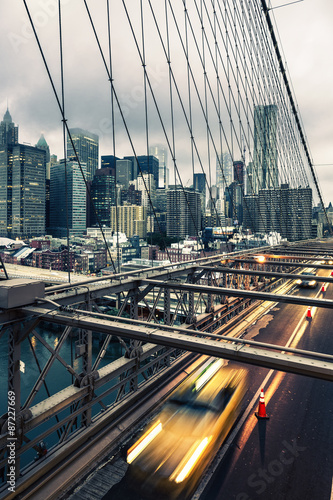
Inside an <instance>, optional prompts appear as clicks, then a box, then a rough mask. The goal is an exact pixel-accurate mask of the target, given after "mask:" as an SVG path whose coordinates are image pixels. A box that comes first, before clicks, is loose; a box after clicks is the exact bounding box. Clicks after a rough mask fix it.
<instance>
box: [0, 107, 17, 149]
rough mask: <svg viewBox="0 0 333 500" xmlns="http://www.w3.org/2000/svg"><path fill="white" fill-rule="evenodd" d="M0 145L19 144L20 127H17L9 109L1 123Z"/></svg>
mask: <svg viewBox="0 0 333 500" xmlns="http://www.w3.org/2000/svg"><path fill="white" fill-rule="evenodd" d="M0 144H8V145H9V144H10V145H13V144H18V127H15V124H14V123H13V120H12V117H11V115H10V113H9V110H8V108H7V111H6V113H5V114H4V117H3V120H2V122H0Z"/></svg>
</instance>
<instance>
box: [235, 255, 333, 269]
mask: <svg viewBox="0 0 333 500" xmlns="http://www.w3.org/2000/svg"><path fill="white" fill-rule="evenodd" d="M306 259H307V257H306ZM233 260H234V262H241V263H246V264H258V265H260V266H285V267H287V266H289V267H313V268H314V269H329V270H330V271H332V269H333V266H326V265H325V264H314V263H313V262H309V263H304V262H288V261H285V260H266V261H265V262H264V263H263V264H261V263H260V262H258V261H257V260H255V259H233ZM303 260H305V259H303ZM307 260H309V259H307ZM315 260H317V261H318V260H320V259H319V258H317V259H315Z"/></svg>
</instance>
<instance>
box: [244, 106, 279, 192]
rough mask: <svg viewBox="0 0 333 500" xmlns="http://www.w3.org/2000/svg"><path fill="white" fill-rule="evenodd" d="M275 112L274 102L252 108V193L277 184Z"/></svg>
mask: <svg viewBox="0 0 333 500" xmlns="http://www.w3.org/2000/svg"><path fill="white" fill-rule="evenodd" d="M277 112H278V108H277V106H276V105H275V104H270V105H267V106H262V105H260V106H256V107H255V108H254V152H253V173H252V185H253V190H254V192H253V194H258V193H259V190H260V189H276V188H278V185H279V178H278V177H279V176H278V161H277V160H278V158H277V133H276V132H277ZM249 194H252V193H249Z"/></svg>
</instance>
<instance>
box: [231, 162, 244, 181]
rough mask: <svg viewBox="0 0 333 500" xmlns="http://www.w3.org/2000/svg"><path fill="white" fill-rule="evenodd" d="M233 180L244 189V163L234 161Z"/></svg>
mask: <svg viewBox="0 0 333 500" xmlns="http://www.w3.org/2000/svg"><path fill="white" fill-rule="evenodd" d="M233 166H234V180H235V182H237V183H238V184H240V185H241V186H242V187H244V162H242V161H234V163H233Z"/></svg>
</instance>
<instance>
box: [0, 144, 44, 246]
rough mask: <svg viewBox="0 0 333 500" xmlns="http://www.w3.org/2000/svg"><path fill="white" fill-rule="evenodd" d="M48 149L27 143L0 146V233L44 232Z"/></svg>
mask: <svg viewBox="0 0 333 500" xmlns="http://www.w3.org/2000/svg"><path fill="white" fill-rule="evenodd" d="M45 155H46V153H45V151H43V150H40V149H37V148H35V147H33V146H28V145H25V144H15V145H2V146H0V234H1V235H3V236H7V235H8V236H12V237H15V236H19V237H29V236H30V237H31V236H40V235H42V234H44V233H45V172H46V167H45Z"/></svg>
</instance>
